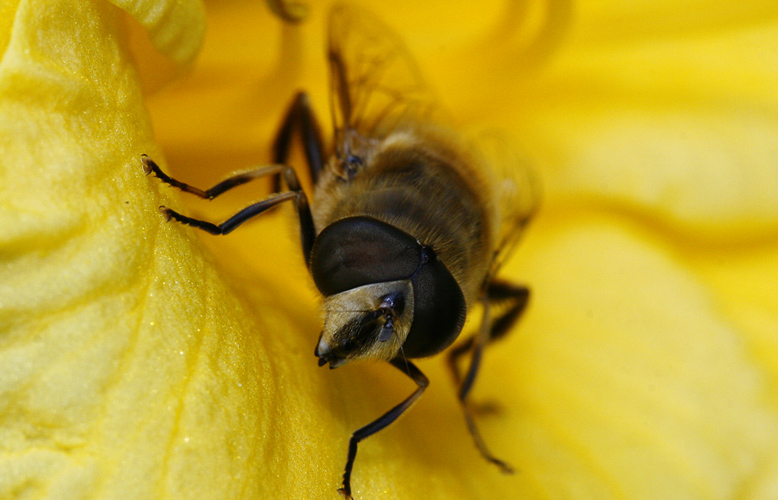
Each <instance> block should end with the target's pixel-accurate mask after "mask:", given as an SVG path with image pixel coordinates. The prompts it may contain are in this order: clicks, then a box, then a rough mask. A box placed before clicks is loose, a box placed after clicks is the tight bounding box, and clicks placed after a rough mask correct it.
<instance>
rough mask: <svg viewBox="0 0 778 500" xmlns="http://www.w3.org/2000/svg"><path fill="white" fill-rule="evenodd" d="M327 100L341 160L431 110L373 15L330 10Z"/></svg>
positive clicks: (395, 40) (404, 54)
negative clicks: (363, 143)
mask: <svg viewBox="0 0 778 500" xmlns="http://www.w3.org/2000/svg"><path fill="white" fill-rule="evenodd" d="M328 58H329V64H330V78H331V88H330V99H331V100H332V102H331V109H332V114H333V123H334V126H335V142H336V148H337V150H336V153H337V154H338V157H339V158H340V159H344V158H346V157H347V156H348V155H350V154H352V153H353V152H354V151H355V150H357V149H358V148H357V146H356V145H355V144H354V143H355V142H360V141H369V140H371V139H380V138H382V137H383V136H385V135H386V134H388V133H389V132H391V131H392V130H394V129H396V128H397V127H398V126H399V125H400V124H402V123H412V122H418V121H423V120H425V119H428V118H429V116H428V115H430V114H431V113H432V111H433V109H434V107H433V106H432V102H433V99H432V97H431V95H430V92H429V90H428V88H427V87H426V85H425V84H424V82H423V80H422V78H421V75H420V72H419V69H418V67H417V66H416V64H415V62H414V61H413V58H412V57H411V56H410V54H409V53H408V51H407V49H406V48H405V46H404V45H403V43H402V41H401V40H400V38H399V37H398V36H397V35H396V34H395V33H394V32H393V31H392V30H391V29H390V28H389V27H388V26H386V25H385V24H384V23H382V22H381V21H380V20H378V19H377V18H376V17H374V16H373V15H371V14H369V13H368V12H365V11H363V10H359V9H356V8H354V7H346V6H338V7H335V8H334V9H333V10H332V12H331V14H330V19H329V50H328Z"/></svg>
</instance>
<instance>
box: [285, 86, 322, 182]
mask: <svg viewBox="0 0 778 500" xmlns="http://www.w3.org/2000/svg"><path fill="white" fill-rule="evenodd" d="M296 130H299V131H300V135H301V138H302V142H303V148H304V150H305V159H306V161H307V163H308V170H309V172H310V174H311V180H312V181H313V183H314V184H316V181H318V180H319V173H320V172H321V170H322V168H324V162H325V159H324V146H323V142H322V140H321V131H320V128H319V124H318V122H317V121H316V116H315V115H314V114H313V110H312V109H311V104H310V102H309V101H308V95H307V94H306V93H305V92H299V93H298V94H297V95H296V96H295V98H294V101H292V104H291V105H290V106H289V109H288V111H287V112H286V116H285V117H284V121H283V123H282V125H281V128H280V129H278V133H277V134H276V138H275V140H274V141H273V163H278V164H284V163H286V161H287V160H288V158H289V150H290V149H291V147H292V137H293V136H294V133H295V131H296ZM280 190H281V176H280V175H276V176H274V177H273V191H274V192H278V191H280Z"/></svg>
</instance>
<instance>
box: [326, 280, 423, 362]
mask: <svg viewBox="0 0 778 500" xmlns="http://www.w3.org/2000/svg"><path fill="white" fill-rule="evenodd" d="M324 311H325V318H324V329H323V330H322V333H321V337H319V343H318V344H317V346H316V356H318V357H319V365H320V366H321V365H324V364H325V363H329V364H330V368H337V367H338V366H340V365H342V364H344V363H346V362H347V361H350V360H352V359H392V358H394V357H395V356H396V355H397V353H398V351H399V350H400V346H401V345H402V344H403V342H405V339H406V338H407V337H408V333H409V332H410V330H411V325H412V323H413V288H412V286H411V282H410V280H402V281H392V282H388V283H374V284H371V285H364V286H360V287H357V288H354V289H352V290H346V291H345V292H341V293H338V294H335V295H331V296H329V297H326V298H325V299H324Z"/></svg>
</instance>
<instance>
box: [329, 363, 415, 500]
mask: <svg viewBox="0 0 778 500" xmlns="http://www.w3.org/2000/svg"><path fill="white" fill-rule="evenodd" d="M390 363H391V364H392V365H393V366H394V367H395V368H397V369H398V370H400V371H401V372H403V373H405V374H407V375H408V376H409V377H411V378H412V379H413V381H414V382H416V384H417V385H418V386H419V387H418V388H416V390H415V391H413V394H411V395H410V396H408V397H407V398H406V399H405V400H404V401H403V402H402V403H400V404H398V405H397V406H395V407H394V408H392V409H391V410H389V411H388V412H386V413H384V414H383V415H381V417H379V418H378V419H377V420H375V421H373V422H370V423H369V424H367V425H366V426H364V427H362V428H360V429H358V430H357V431H355V432H354V434H352V435H351V439H350V440H349V443H348V459H347V460H346V470H345V472H344V473H343V487H342V488H340V489H338V491H339V492H340V493H341V494H342V495H343V496H344V497H345V498H346V499H347V500H352V497H351V469H352V468H353V467H354V459H355V458H356V457H357V445H358V444H359V442H360V441H362V440H363V439H365V438H366V437H369V436H372V435H373V434H375V433H376V432H378V431H380V430H381V429H384V428H385V427H386V426H388V425H389V424H391V423H392V422H394V421H395V420H397V418H398V417H399V416H400V415H402V414H403V412H404V411H405V410H407V409H408V408H410V407H411V405H413V403H415V402H416V400H418V399H419V398H420V397H421V395H422V393H423V392H424V389H426V388H427V386H428V385H429V380H428V379H427V377H426V376H425V375H424V374H423V373H422V372H421V370H419V369H418V368H416V365H414V364H413V363H411V362H410V361H407V360H406V359H404V358H395V359H393V360H391V361H390Z"/></svg>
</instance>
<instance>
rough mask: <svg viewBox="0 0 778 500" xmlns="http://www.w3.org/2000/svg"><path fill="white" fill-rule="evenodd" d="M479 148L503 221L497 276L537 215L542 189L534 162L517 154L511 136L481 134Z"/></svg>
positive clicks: (496, 258)
mask: <svg viewBox="0 0 778 500" xmlns="http://www.w3.org/2000/svg"><path fill="white" fill-rule="evenodd" d="M475 145H476V147H477V148H478V150H479V152H480V153H481V154H482V155H483V157H484V159H485V160H486V162H487V163H488V164H489V168H488V169H487V170H488V175H489V176H490V177H491V179H490V180H491V184H492V186H493V192H494V198H495V211H496V213H497V217H498V219H499V232H498V240H497V241H498V242H499V243H498V245H497V253H496V254H495V256H494V259H493V263H492V268H491V271H490V275H491V276H492V277H493V276H494V275H495V274H496V273H497V271H498V270H499V269H500V267H502V265H503V264H504V263H505V260H506V259H507V258H508V257H510V255H511V253H512V251H513V250H514V249H515V247H516V244H517V243H518V242H519V240H520V239H521V236H522V234H523V233H524V229H525V228H526V227H527V225H528V224H529V223H530V221H531V220H532V218H533V216H534V215H535V213H536V212H537V210H538V207H539V205H540V200H541V188H540V183H539V182H538V179H537V177H536V175H535V172H534V170H533V169H532V167H531V164H530V162H529V161H528V160H527V159H526V158H525V157H524V156H522V155H521V153H520V152H519V151H517V149H516V146H515V140H513V139H512V138H511V137H509V136H507V135H505V134H503V133H498V132H493V131H492V132H488V133H481V134H478V136H477V137H475Z"/></svg>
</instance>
